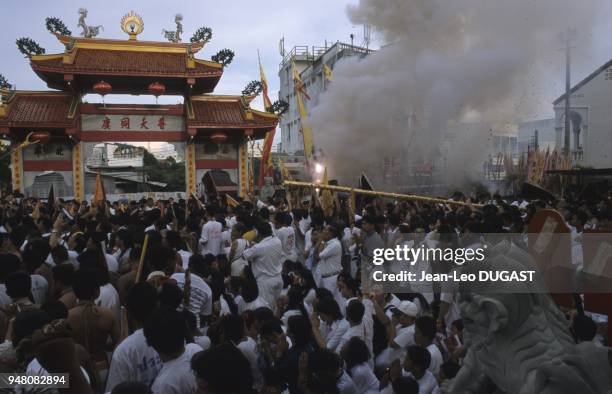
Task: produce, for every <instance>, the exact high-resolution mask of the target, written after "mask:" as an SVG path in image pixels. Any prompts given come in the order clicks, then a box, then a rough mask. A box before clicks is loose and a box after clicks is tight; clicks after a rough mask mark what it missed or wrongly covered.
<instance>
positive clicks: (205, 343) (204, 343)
mask: <svg viewBox="0 0 612 394" xmlns="http://www.w3.org/2000/svg"><path fill="white" fill-rule="evenodd" d="M193 342H194V343H195V344H196V345H198V346H199V347H201V348H202V350H207V349H208V348H210V344H211V342H210V338H209V337H207V336H206V335H202V336H199V337H193Z"/></svg>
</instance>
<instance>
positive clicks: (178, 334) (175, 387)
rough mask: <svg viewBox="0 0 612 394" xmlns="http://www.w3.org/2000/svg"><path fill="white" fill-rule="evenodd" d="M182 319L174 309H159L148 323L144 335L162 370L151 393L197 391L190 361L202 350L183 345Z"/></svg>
mask: <svg viewBox="0 0 612 394" xmlns="http://www.w3.org/2000/svg"><path fill="white" fill-rule="evenodd" d="M185 334H186V332H185V319H184V318H183V317H182V316H181V314H180V313H179V312H178V311H176V310H174V309H167V308H164V309H158V310H156V311H155V312H154V313H153V314H152V315H151V317H150V318H149V319H148V320H147V322H146V323H145V326H144V335H145V338H146V339H147V343H148V344H149V346H151V347H153V349H155V351H156V352H157V353H158V354H159V357H160V358H161V360H162V363H163V365H162V368H161V370H160V371H159V373H158V374H157V377H156V378H155V380H154V381H153V384H152V385H151V391H152V392H153V394H195V393H196V392H197V390H198V384H197V382H196V378H195V375H194V374H193V372H192V370H191V358H192V357H193V355H194V354H196V353H198V352H200V351H202V348H201V347H200V346H198V345H196V344H194V343H188V344H185Z"/></svg>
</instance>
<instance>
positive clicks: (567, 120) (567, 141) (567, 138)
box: [563, 28, 576, 155]
mask: <svg viewBox="0 0 612 394" xmlns="http://www.w3.org/2000/svg"><path fill="white" fill-rule="evenodd" d="M575 34H576V31H575V30H573V29H570V28H568V29H567V30H566V31H565V130H564V133H565V134H564V143H563V150H564V152H565V153H566V154H568V155H569V154H570V140H571V138H570V136H571V134H570V133H571V130H570V128H571V123H570V91H571V78H570V75H571V69H570V66H571V41H572V38H573V36H574V35H575Z"/></svg>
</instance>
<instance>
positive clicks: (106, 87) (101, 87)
mask: <svg viewBox="0 0 612 394" xmlns="http://www.w3.org/2000/svg"><path fill="white" fill-rule="evenodd" d="M93 91H94V92H96V93H97V94H99V95H100V96H102V104H104V96H106V95H107V94H109V93H110V92H112V91H113V87H112V86H111V84H110V83H108V82H106V81H99V82H96V83H95V84H94V86H93Z"/></svg>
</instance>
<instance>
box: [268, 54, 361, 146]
mask: <svg viewBox="0 0 612 394" xmlns="http://www.w3.org/2000/svg"><path fill="white" fill-rule="evenodd" d="M372 52H373V50H371V49H367V48H364V47H359V46H354V45H350V44H344V43H341V42H336V43H334V44H333V45H331V46H329V47H328V46H327V45H326V46H325V47H315V46H312V47H308V46H295V47H293V49H291V51H289V53H287V54H286V55H285V56H284V58H283V61H282V62H281V64H280V71H279V72H278V75H279V77H280V90H279V94H278V96H279V99H282V100H285V101H286V102H287V103H289V110H288V111H287V112H286V113H285V114H284V115H283V116H282V117H281V119H280V122H279V123H280V128H281V144H280V147H279V149H278V151H279V152H280V153H284V154H287V155H294V156H295V155H296V154H297V155H303V152H304V141H303V139H302V135H301V134H300V115H299V113H298V109H297V104H296V100H295V88H294V83H293V66H292V64H293V63H292V60H293V61H294V62H295V65H296V67H297V68H298V71H299V72H300V78H301V79H302V82H303V83H304V85H305V88H306V92H307V93H308V95H309V96H310V100H306V110H307V111H308V113H309V114H310V110H311V108H313V107H314V106H315V105H316V104H317V103H318V102H319V96H320V94H321V93H322V92H323V91H324V90H325V84H326V81H325V77H324V74H323V64H325V65H327V66H328V67H329V68H330V69H331V70H333V69H334V67H335V64H336V63H337V62H338V61H340V60H342V59H343V58H346V57H349V56H366V55H368V54H370V53H372Z"/></svg>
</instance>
